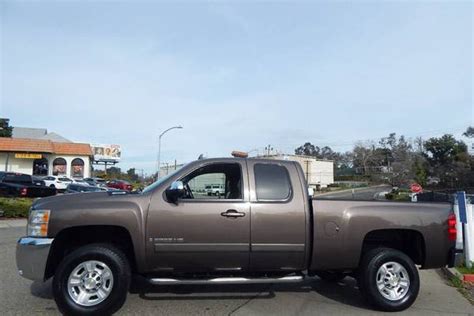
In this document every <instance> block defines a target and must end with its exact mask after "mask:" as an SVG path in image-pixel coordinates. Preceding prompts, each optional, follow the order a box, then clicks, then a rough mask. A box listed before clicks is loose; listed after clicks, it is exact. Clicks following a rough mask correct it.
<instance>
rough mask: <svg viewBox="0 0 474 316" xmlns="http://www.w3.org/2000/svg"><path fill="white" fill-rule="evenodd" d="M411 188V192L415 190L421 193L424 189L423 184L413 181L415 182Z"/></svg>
mask: <svg viewBox="0 0 474 316" xmlns="http://www.w3.org/2000/svg"><path fill="white" fill-rule="evenodd" d="M410 190H411V192H413V193H420V192H421V191H423V188H422V187H421V185H419V184H418V183H413V184H412V185H411V186H410Z"/></svg>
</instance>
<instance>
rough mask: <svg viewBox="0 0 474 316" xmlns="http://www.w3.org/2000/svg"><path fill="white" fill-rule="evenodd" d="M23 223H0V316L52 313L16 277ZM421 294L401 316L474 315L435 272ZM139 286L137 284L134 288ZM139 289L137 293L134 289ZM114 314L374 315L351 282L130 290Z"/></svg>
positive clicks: (49, 303) (426, 276)
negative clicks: (17, 255)
mask: <svg viewBox="0 0 474 316" xmlns="http://www.w3.org/2000/svg"><path fill="white" fill-rule="evenodd" d="M24 224H25V221H14V222H7V221H0V279H1V287H0V313H1V314H2V315H31V314H35V315H38V314H40V315H41V314H43V315H46V314H47V315H55V314H58V311H57V308H56V305H55V303H54V300H53V298H52V294H51V281H50V280H49V281H48V282H46V283H41V282H31V281H28V280H26V279H23V278H21V277H19V276H18V275H17V273H16V265H15V243H16V240H17V239H18V238H19V237H20V236H21V235H23V234H24V232H25V228H24ZM421 281H422V284H421V292H420V295H419V297H418V300H417V301H416V302H415V305H414V306H412V307H411V308H410V309H409V310H407V311H405V312H403V313H401V314H403V315H448V314H449V315H474V308H473V306H472V305H471V304H470V303H469V302H468V301H467V300H466V299H465V298H464V297H463V296H462V295H461V294H460V293H458V292H457V290H456V289H455V288H453V287H450V286H448V285H447V284H446V282H445V280H444V279H443V278H442V277H441V276H440V273H439V272H438V271H433V270H430V271H423V272H421ZM138 282H140V281H137V282H136V283H138ZM138 288H140V289H141V291H138V290H137V289H138ZM119 314H120V315H131V314H140V315H159V314H162V315H255V314H259V315H270V314H271V315H314V314H320V315H367V314H370V315H376V314H379V313H377V312H375V311H373V310H371V309H370V307H368V306H367V305H366V304H365V303H364V302H363V300H362V298H361V296H360V295H359V292H358V290H357V288H356V284H355V282H354V280H352V279H351V278H346V279H345V280H344V281H343V282H341V283H339V284H328V283H324V282H322V281H320V280H319V279H317V278H315V279H314V280H308V281H306V282H304V283H302V284H297V285H252V286H250V285H249V286H218V287H216V286H169V287H147V288H145V289H144V288H143V287H137V286H135V287H134V288H133V289H132V293H131V294H130V295H129V296H128V299H127V302H126V303H125V305H124V307H123V308H122V309H121V310H120V313H119Z"/></svg>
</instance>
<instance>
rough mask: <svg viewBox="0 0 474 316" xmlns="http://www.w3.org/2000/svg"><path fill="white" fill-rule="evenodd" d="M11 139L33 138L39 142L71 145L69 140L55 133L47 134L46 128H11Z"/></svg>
mask: <svg viewBox="0 0 474 316" xmlns="http://www.w3.org/2000/svg"><path fill="white" fill-rule="evenodd" d="M12 137H13V138H33V139H41V140H51V141H53V142H56V143H72V142H71V141H70V140H69V139H66V138H64V137H62V136H61V135H59V134H56V133H54V132H53V133H48V130H47V129H46V128H30V127H13V129H12Z"/></svg>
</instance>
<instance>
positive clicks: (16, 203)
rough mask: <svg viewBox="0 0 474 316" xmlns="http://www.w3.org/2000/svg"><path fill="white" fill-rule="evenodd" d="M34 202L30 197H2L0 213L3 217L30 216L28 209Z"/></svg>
mask: <svg viewBox="0 0 474 316" xmlns="http://www.w3.org/2000/svg"><path fill="white" fill-rule="evenodd" d="M32 203H33V199H29V198H0V213H1V212H3V217H9V218H11V217H28V211H29V209H30V207H31V204H32Z"/></svg>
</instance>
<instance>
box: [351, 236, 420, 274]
mask: <svg viewBox="0 0 474 316" xmlns="http://www.w3.org/2000/svg"><path fill="white" fill-rule="evenodd" d="M378 247H388V248H393V249H397V250H399V251H401V252H403V253H405V254H406V255H407V256H409V257H410V259H411V260H413V262H415V264H418V265H422V266H423V264H424V262H425V240H424V238H423V235H422V234H421V233H420V232H418V231H416V230H410V229H382V230H374V231H371V232H369V233H368V234H367V235H365V238H364V242H363V245H362V253H361V258H360V259H362V256H363V255H364V254H365V253H366V252H367V251H370V250H371V249H374V248H378ZM359 261H360V260H359Z"/></svg>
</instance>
